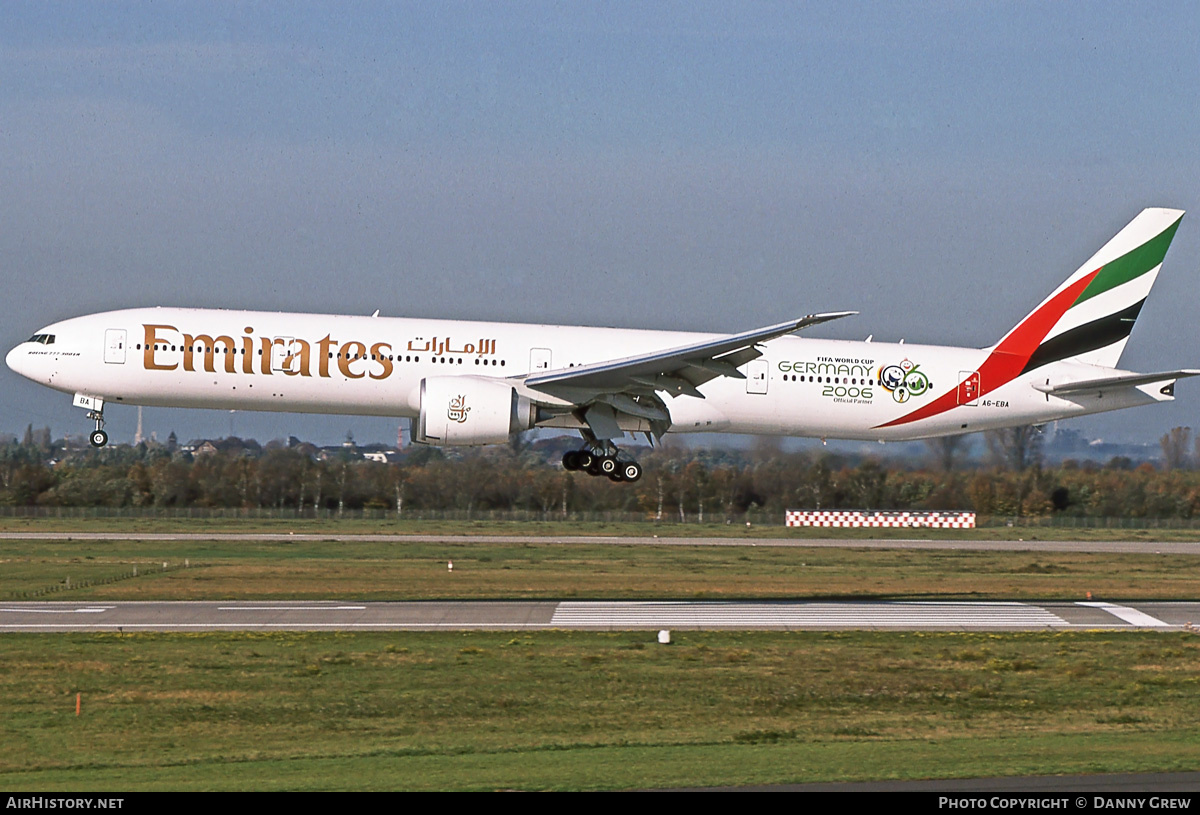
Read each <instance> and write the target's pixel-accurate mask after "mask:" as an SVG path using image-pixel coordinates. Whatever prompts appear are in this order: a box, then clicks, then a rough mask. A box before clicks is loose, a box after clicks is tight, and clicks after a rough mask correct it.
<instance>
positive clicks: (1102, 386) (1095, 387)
mask: <svg viewBox="0 0 1200 815" xmlns="http://www.w3.org/2000/svg"><path fill="white" fill-rule="evenodd" d="M1189 376H1200V370H1195V369H1190V368H1189V369H1184V370H1180V371H1157V372H1155V373H1149V374H1135V373H1128V374H1120V375H1118V376H1104V377H1100V378H1098V379H1083V380H1078V381H1075V382H1064V383H1062V384H1059V385H1052V384H1048V383H1047V384H1035V385H1034V386H1033V387H1034V388H1035V389H1036V390H1039V391H1041V392H1042V393H1045V394H1047V395H1049V396H1066V395H1067V394H1072V393H1085V392H1094V391H1102V390H1112V389H1113V388H1134V387H1137V386H1138V385H1149V384H1150V383H1151V382H1166V381H1168V380H1171V381H1174V380H1176V379H1184V378H1186V377H1189Z"/></svg>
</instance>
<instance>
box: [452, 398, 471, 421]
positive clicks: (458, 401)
mask: <svg viewBox="0 0 1200 815" xmlns="http://www.w3.org/2000/svg"><path fill="white" fill-rule="evenodd" d="M470 412H471V409H470V408H469V407H467V396H466V394H460V395H458V396H456V397H454V398H453V399H451V400H450V408H449V409H448V410H447V411H446V418H448V419H449V420H450V421H452V422H458V423H459V424H462V423H463V422H465V421H466V420H467V414H468V413H470Z"/></svg>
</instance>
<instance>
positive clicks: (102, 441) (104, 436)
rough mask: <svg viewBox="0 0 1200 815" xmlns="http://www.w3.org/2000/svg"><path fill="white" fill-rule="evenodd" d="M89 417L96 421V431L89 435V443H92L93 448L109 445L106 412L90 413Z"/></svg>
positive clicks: (94, 411)
mask: <svg viewBox="0 0 1200 815" xmlns="http://www.w3.org/2000/svg"><path fill="white" fill-rule="evenodd" d="M87 417H88V418H89V419H95V420H96V429H95V430H93V431H92V432H91V433H89V434H88V441H89V442H91V444H92V447H103V446H104V445H106V444H108V433H106V432H104V411H103V410H93V411H89V412H88V415H87Z"/></svg>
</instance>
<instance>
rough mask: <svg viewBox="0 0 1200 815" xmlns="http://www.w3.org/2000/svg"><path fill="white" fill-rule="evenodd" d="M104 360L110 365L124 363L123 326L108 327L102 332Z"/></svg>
mask: <svg viewBox="0 0 1200 815" xmlns="http://www.w3.org/2000/svg"><path fill="white" fill-rule="evenodd" d="M104 361H105V362H107V363H109V364H110V365H124V364H125V329H124V328H110V329H108V330H106V331H105V332H104Z"/></svg>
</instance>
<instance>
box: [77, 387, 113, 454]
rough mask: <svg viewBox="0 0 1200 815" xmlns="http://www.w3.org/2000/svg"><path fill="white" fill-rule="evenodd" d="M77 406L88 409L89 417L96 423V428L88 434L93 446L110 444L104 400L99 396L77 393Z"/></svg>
mask: <svg viewBox="0 0 1200 815" xmlns="http://www.w3.org/2000/svg"><path fill="white" fill-rule="evenodd" d="M74 404H75V407H81V408H86V409H87V417H88V418H89V419H91V420H93V421H94V422H95V423H96V429H95V430H93V431H92V432H91V433H89V434H88V441H89V442H91V444H92V447H103V446H104V445H106V444H108V434H107V433H105V432H104V400H103V399H102V398H100V397H99V396H88V395H87V394H83V393H77V394H75V402H74Z"/></svg>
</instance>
